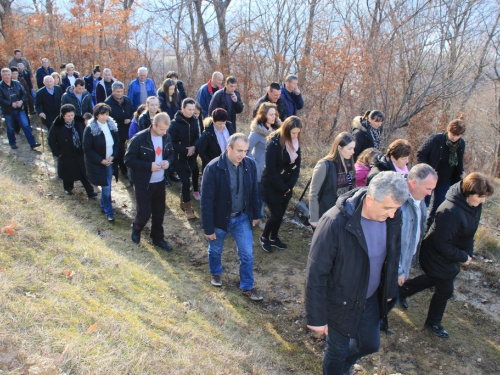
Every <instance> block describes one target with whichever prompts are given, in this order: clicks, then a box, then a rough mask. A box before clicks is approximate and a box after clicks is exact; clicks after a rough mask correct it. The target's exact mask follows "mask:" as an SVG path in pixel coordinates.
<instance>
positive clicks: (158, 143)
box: [149, 134, 165, 183]
mask: <svg viewBox="0 0 500 375" xmlns="http://www.w3.org/2000/svg"><path fill="white" fill-rule="evenodd" d="M162 138H163V137H158V136H156V135H153V134H151V141H152V142H153V149H154V151H155V162H156V163H158V164H161V162H162V160H163V140H162ZM164 179H165V170H164V169H160V170H159V171H157V172H153V173H152V174H151V179H150V180H149V182H150V183H155V182H161V181H163V180H164Z"/></svg>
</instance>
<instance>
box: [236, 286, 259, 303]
mask: <svg viewBox="0 0 500 375" xmlns="http://www.w3.org/2000/svg"><path fill="white" fill-rule="evenodd" d="M241 293H243V294H244V295H245V296H247V297H248V298H250V299H251V300H252V301H262V300H263V299H264V297H262V296H261V295H260V294H259V293H257V290H256V289H255V288H252V289H250V290H242V291H241Z"/></svg>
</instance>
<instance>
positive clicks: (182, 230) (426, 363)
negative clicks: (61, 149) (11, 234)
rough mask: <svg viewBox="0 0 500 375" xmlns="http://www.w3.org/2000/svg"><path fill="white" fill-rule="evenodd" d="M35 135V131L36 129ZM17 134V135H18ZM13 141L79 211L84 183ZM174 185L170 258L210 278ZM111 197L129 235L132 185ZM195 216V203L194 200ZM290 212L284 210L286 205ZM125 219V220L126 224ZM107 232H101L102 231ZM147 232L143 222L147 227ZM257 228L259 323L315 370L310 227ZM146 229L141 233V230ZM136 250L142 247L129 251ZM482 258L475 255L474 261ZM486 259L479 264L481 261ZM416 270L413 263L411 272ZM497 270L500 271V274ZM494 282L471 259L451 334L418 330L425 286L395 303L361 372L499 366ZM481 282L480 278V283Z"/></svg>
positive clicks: (228, 282)
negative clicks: (269, 242) (68, 189)
mask: <svg viewBox="0 0 500 375" xmlns="http://www.w3.org/2000/svg"><path fill="white" fill-rule="evenodd" d="M35 136H36V137H37V139H40V137H39V133H38V132H35ZM18 137H19V136H18ZM20 138H21V139H20V140H19V141H18V145H19V149H18V150H11V149H10V147H9V146H8V143H7V140H6V135H5V131H0V162H2V163H4V164H9V163H17V164H22V165H23V166H25V169H24V170H25V173H22V174H21V175H19V176H18V177H19V179H21V180H22V181H23V182H25V183H30V184H32V185H33V189H36V190H38V191H39V192H40V194H44V195H46V196H47V199H65V200H67V208H68V212H70V213H72V214H74V215H77V216H78V215H79V210H78V207H79V206H80V205H82V204H84V203H83V202H87V200H86V198H85V194H84V191H83V187H82V186H81V185H80V183H77V184H76V186H75V190H74V193H75V194H74V195H73V196H70V197H67V196H64V192H63V189H62V182H61V181H60V180H57V179H54V177H55V170H54V166H53V161H52V156H51V155H50V153H49V151H48V150H47V148H45V153H42V152H36V151H32V150H30V149H29V146H28V145H27V143H26V140H25V139H24V137H20ZM179 192H180V185H179V184H177V183H174V185H173V186H172V187H170V188H168V190H167V206H168V209H167V214H166V217H165V232H166V236H167V239H168V241H169V242H171V243H172V244H173V245H174V251H173V252H172V259H174V258H175V262H183V263H185V264H191V266H192V267H193V269H194V270H196V272H199V273H200V274H201V275H206V280H207V283H208V282H209V276H210V275H209V272H208V261H207V255H206V247H207V243H206V241H205V239H204V236H203V234H202V232H201V228H200V223H201V222H200V220H199V219H197V220H193V221H190V222H188V221H187V220H186V219H185V216H184V214H183V212H182V211H181V210H180V207H179ZM112 197H113V201H114V207H115V210H116V217H117V221H120V222H123V223H124V225H123V226H122V227H120V228H119V229H118V227H115V228H116V231H117V232H118V230H119V233H120V235H123V236H126V238H124V240H128V230H129V229H127V228H128V225H129V223H130V222H131V221H132V217H133V215H134V212H135V211H134V200H133V190H132V189H131V188H128V187H127V186H125V185H124V184H123V183H122V182H121V181H119V182H118V183H116V184H115V183H114V184H113V187H112ZM88 204H90V205H93V207H94V206H95V209H94V210H93V213H91V214H89V215H87V214H82V217H81V219H82V220H86V221H89V222H95V223H96V225H95V230H96V231H102V232H103V235H112V232H113V230H114V229H113V227H110V226H103V225H101V224H99V223H101V222H102V217H101V216H102V214H101V213H100V210H99V209H98V202H88ZM193 206H194V209H195V212H196V214H197V216H198V217H199V212H200V211H199V203H198V202H195V201H194V200H193ZM289 214H290V213H289ZM127 223H128V224H127ZM106 232H107V234H106ZM146 233H147V229H146ZM259 234H260V230H259V229H256V230H255V231H254V256H255V268H254V271H255V279H256V287H257V288H259V289H260V290H261V291H262V294H263V295H264V296H265V300H264V302H263V303H262V304H261V313H262V324H267V323H266V322H273V323H274V324H276V325H277V326H278V327H279V329H278V331H277V332H276V342H275V343H273V345H277V346H282V347H283V348H284V349H285V350H286V349H288V348H289V347H291V348H292V349H293V350H295V352H296V353H299V354H298V355H300V353H301V352H305V351H313V352H314V353H316V354H317V363H315V364H308V363H304V364H303V366H301V368H300V369H295V368H290V369H289V371H288V372H287V373H300V374H309V373H316V370H314V371H313V370H312V369H318V368H319V364H320V362H321V358H322V353H323V350H324V340H322V339H318V338H316V337H315V336H314V335H312V334H311V333H310V332H309V331H308V330H307V329H306V328H305V325H306V323H305V319H304V318H305V313H304V304H303V301H304V295H303V293H304V292H303V284H304V271H305V267H306V262H307V254H308V251H309V243H310V241H311V236H312V233H311V231H310V230H308V229H306V228H303V227H300V226H298V225H297V224H295V223H293V222H291V221H290V220H287V221H285V223H284V225H283V228H282V229H281V232H280V237H281V238H282V239H283V240H284V241H285V242H287V243H288V244H289V249H288V250H285V251H281V250H278V251H274V252H273V253H271V254H268V253H265V252H264V251H263V250H262V249H261V248H260V245H259V244H258V240H257V238H258V235H259ZM146 237H147V234H145V235H144V238H146ZM134 256H136V257H138V258H140V254H138V255H134ZM480 262H483V263H484V260H483V259H476V261H475V263H476V264H478V263H480ZM223 266H224V274H223V282H224V286H223V288H222V292H223V293H235V292H237V287H238V280H239V277H238V258H237V255H236V251H235V246H234V243H233V242H232V241H231V240H230V239H229V240H228V241H226V244H225V250H224V255H223ZM483 266H484V264H483ZM486 266H487V267H489V268H490V269H491V272H492V275H495V274H497V275H500V271H499V269H498V264H496V263H487V264H486ZM417 273H418V271H414V275H416V274H417ZM498 277H500V276H498ZM499 282H500V280H498V278H497V280H496V281H494V280H493V279H492V278H491V277H490V278H488V280H487V279H486V277H485V275H484V274H483V272H482V270H481V268H478V267H471V269H470V270H466V271H465V272H463V273H462V274H461V275H460V277H459V280H458V282H457V283H456V291H457V292H456V294H455V298H454V299H453V300H452V301H450V303H449V305H448V308H447V314H446V316H445V319H444V322H443V325H444V326H445V327H446V328H447V330H448V331H449V332H450V334H451V338H450V339H449V340H440V339H437V338H435V337H431V336H430V335H429V334H428V333H427V332H425V331H423V329H422V327H423V323H424V320H425V315H426V311H427V307H428V304H429V300H430V296H431V294H430V292H424V293H421V295H418V296H415V297H414V298H412V299H411V300H410V303H411V306H410V309H409V310H408V311H402V310H400V309H399V308H395V309H394V311H393V312H391V315H390V323H391V330H392V331H394V332H395V334H394V335H393V336H390V337H385V335H384V336H383V337H382V346H381V350H380V352H379V353H377V354H375V355H372V356H369V357H368V358H366V359H364V360H363V361H362V362H361V364H360V365H361V366H362V369H360V370H359V372H358V373H360V374H389V373H391V374H392V373H401V374H415V375H416V374H450V375H451V374H485V375H490V374H500V328H499V327H500V325H499V324H498V323H499V314H498V313H499V309H500V298H499ZM485 283H486V284H485Z"/></svg>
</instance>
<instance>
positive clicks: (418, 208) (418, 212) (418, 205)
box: [410, 194, 422, 255]
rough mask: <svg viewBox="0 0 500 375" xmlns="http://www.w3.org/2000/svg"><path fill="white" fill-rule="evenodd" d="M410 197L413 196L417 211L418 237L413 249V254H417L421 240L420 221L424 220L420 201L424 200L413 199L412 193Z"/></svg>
mask: <svg viewBox="0 0 500 375" xmlns="http://www.w3.org/2000/svg"><path fill="white" fill-rule="evenodd" d="M410 197H411V200H412V202H413V207H414V208H415V212H416V213H417V230H416V233H415V235H416V236H417V237H416V241H415V244H416V246H415V248H414V249H413V255H415V253H416V252H417V247H418V241H419V240H420V229H421V226H420V222H421V221H422V210H421V208H420V202H422V201H417V200H415V199H413V197H412V196H411V194H410Z"/></svg>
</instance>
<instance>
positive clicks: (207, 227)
mask: <svg viewBox="0 0 500 375" xmlns="http://www.w3.org/2000/svg"><path fill="white" fill-rule="evenodd" d="M248 146H249V142H248V137H247V136H246V135H245V134H243V133H235V134H233V135H231V136H230V137H229V139H228V142H227V148H226V151H225V152H224V153H223V154H222V155H220V156H219V157H217V158H215V159H213V160H212V161H211V162H210V163H208V165H207V166H206V168H205V171H204V172H203V181H202V186H201V224H202V228H203V232H204V233H205V237H206V238H207V239H208V265H209V268H210V273H211V275H212V276H211V280H210V283H211V284H212V285H213V286H216V287H220V286H222V279H221V274H222V264H221V258H222V250H223V245H224V239H225V238H226V236H227V234H228V233H230V234H231V236H233V239H234V241H235V242H236V248H237V249H238V250H237V251H238V255H239V257H240V289H241V291H242V293H243V294H244V295H245V296H247V297H248V298H250V299H251V300H252V301H261V300H262V299H263V297H262V296H261V295H260V294H259V293H258V292H257V290H256V289H255V288H254V277H253V243H252V242H253V236H252V227H254V226H255V225H256V224H257V223H258V222H259V219H260V218H261V215H260V198H259V191H258V186H257V167H256V165H255V162H254V161H253V159H251V158H250V157H247V156H246V155H247V152H248ZM228 181H229V183H228Z"/></svg>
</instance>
